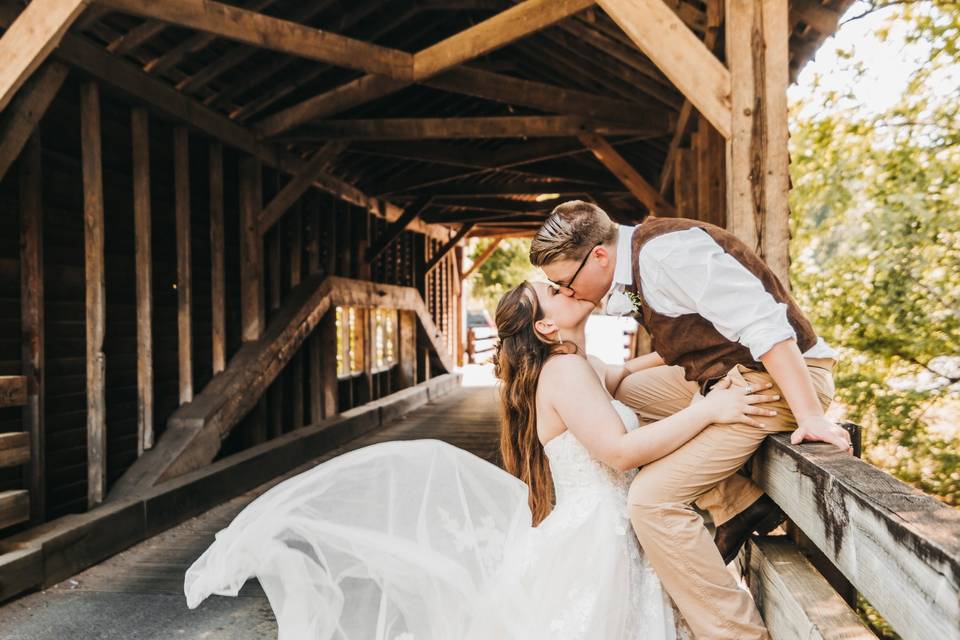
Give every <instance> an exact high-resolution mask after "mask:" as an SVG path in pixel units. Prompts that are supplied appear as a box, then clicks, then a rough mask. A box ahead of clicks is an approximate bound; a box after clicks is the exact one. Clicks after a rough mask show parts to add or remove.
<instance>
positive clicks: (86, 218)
mask: <svg viewBox="0 0 960 640" xmlns="http://www.w3.org/2000/svg"><path fill="white" fill-rule="evenodd" d="M80 136H81V151H82V167H81V168H82V173H83V241H84V280H85V287H84V292H85V310H86V372H87V504H88V506H89V507H91V508H92V507H94V506H96V505H98V504H99V503H100V502H102V501H103V498H104V495H105V492H106V488H107V487H106V484H107V473H106V471H107V424H106V396H105V394H106V389H105V386H106V356H105V355H104V353H103V335H104V330H105V327H106V281H105V276H104V264H103V252H104V248H103V233H104V229H103V162H102V149H101V145H102V143H101V133H100V90H99V86H98V85H97V84H96V83H95V82H85V83H84V84H83V85H82V86H81V90H80Z"/></svg>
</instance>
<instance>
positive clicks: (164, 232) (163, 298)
mask: <svg viewBox="0 0 960 640" xmlns="http://www.w3.org/2000/svg"><path fill="white" fill-rule="evenodd" d="M81 84H82V79H80V78H75V77H69V78H68V79H67V81H66V82H65V83H64V86H63V87H62V89H61V91H60V92H59V94H58V95H57V97H56V98H55V99H54V101H53V104H52V105H51V107H50V109H49V111H48V112H47V114H46V115H45V117H44V119H43V121H42V122H41V127H40V132H41V147H42V151H41V167H42V170H41V172H40V174H41V178H40V179H41V180H42V206H43V219H42V230H43V242H42V244H43V246H42V252H41V254H42V256H43V261H42V272H43V278H44V289H45V290H44V298H45V304H44V308H43V314H42V317H43V319H44V320H43V323H44V332H45V343H44V351H45V354H44V355H45V390H44V391H45V414H44V431H45V432H44V436H45V438H44V440H45V442H44V445H43V451H42V453H43V458H44V465H45V473H44V476H43V482H44V483H45V485H46V491H45V498H46V500H45V502H46V505H45V507H46V508H45V516H46V519H52V518H56V517H59V516H62V515H66V514H68V513H75V512H82V511H85V510H86V509H87V506H88V479H87V471H88V469H87V459H88V458H87V410H86V408H87V390H86V361H87V358H86V337H85V335H86V322H85V294H84V291H85V288H84V222H83V202H84V200H83V195H84V193H83V183H82V172H81V136H80V131H81V127H80V121H81V118H80V108H79V105H80V102H81V101H80V94H81ZM99 103H100V104H99V116H100V125H101V126H100V129H101V132H100V135H101V152H102V176H103V210H104V214H103V215H104V239H103V255H104V257H103V272H104V280H105V283H104V290H105V302H106V304H105V331H104V340H103V348H102V351H103V354H104V371H105V381H106V386H105V393H104V404H105V412H104V413H105V415H104V422H105V425H106V451H105V454H106V455H105V481H106V486H107V488H108V489H109V487H110V486H111V485H112V483H113V482H115V481H116V479H117V478H118V477H120V475H121V474H122V473H123V472H124V471H126V469H127V468H128V467H129V466H130V464H132V463H133V461H134V460H136V459H137V456H138V454H139V452H140V451H141V450H142V448H143V447H144V446H145V445H146V446H147V447H149V446H150V440H149V438H148V437H146V435H145V433H144V431H143V429H144V425H143V421H142V420H140V412H141V411H143V410H147V411H149V415H150V418H152V432H153V440H156V439H157V438H160V437H161V436H162V434H163V432H164V429H165V425H166V420H167V417H168V416H169V415H170V414H171V413H172V412H173V411H174V409H176V407H177V406H178V404H179V402H180V400H181V398H182V397H184V396H182V391H183V389H185V388H187V387H188V386H189V387H190V388H192V391H193V393H194V394H196V393H197V392H198V391H199V390H201V389H203V387H204V386H205V385H206V384H207V382H208V381H209V380H210V379H211V378H212V376H213V373H214V371H213V370H214V353H215V349H214V341H213V323H214V320H213V300H214V295H216V296H217V298H219V297H220V296H222V298H223V301H224V302H223V322H222V324H223V329H222V332H223V350H224V351H225V358H226V359H229V358H230V356H231V354H233V353H235V352H236V350H237V349H238V348H239V346H240V344H241V313H240V284H241V283H240V275H239V272H240V246H239V242H240V225H239V215H238V212H239V206H240V203H239V197H240V195H239V170H240V169H239V166H240V161H241V159H242V158H243V157H245V156H244V155H242V154H240V153H238V152H237V151H236V150H234V149H232V148H230V147H229V146H227V145H222V146H220V145H213V144H212V143H211V141H210V140H209V139H207V138H206V137H204V136H202V135H199V134H197V133H196V132H195V131H192V130H185V131H183V133H181V134H180V136H181V143H180V144H181V146H180V150H179V153H180V156H181V157H182V158H186V164H187V165H188V170H187V171H184V172H183V173H182V175H181V179H182V180H183V181H184V182H186V183H188V184H186V185H184V186H185V189H184V191H183V192H182V193H181V200H180V210H181V217H182V219H184V220H189V226H190V227H189V230H188V233H186V234H184V235H182V236H181V237H180V239H179V240H180V246H181V261H180V274H181V277H182V276H183V275H184V274H187V273H188V274H189V279H190V281H189V292H188V293H189V296H188V298H186V299H188V300H189V314H186V315H185V314H183V313H182V312H181V313H178V309H180V308H181V306H180V305H181V304H182V301H181V298H183V297H184V296H183V291H182V289H180V288H179V287H178V284H179V282H178V252H177V246H178V238H177V225H176V223H175V222H176V211H177V198H176V195H177V191H176V186H177V185H176V180H175V172H174V158H175V156H176V151H177V150H176V149H175V139H176V133H175V132H176V125H177V123H173V122H170V121H168V120H165V119H163V118H161V117H158V116H157V115H156V114H153V113H151V112H150V111H149V110H147V111H146V112H145V113H143V114H142V115H139V116H137V117H138V118H145V120H146V126H145V127H142V126H141V129H143V128H145V129H146V131H145V132H144V131H142V130H139V136H140V139H145V140H146V141H147V146H148V147H149V148H148V149H147V150H146V155H145V156H144V155H143V154H142V153H141V156H140V157H141V161H140V162H139V163H138V166H142V159H143V158H144V157H146V159H147V161H148V162H147V165H148V166H147V168H146V172H147V174H148V177H147V180H146V181H144V180H143V178H142V177H141V183H140V184H141V191H140V200H139V201H140V202H141V203H144V202H146V203H147V204H148V205H149V214H148V215H145V216H144V218H145V219H148V220H147V227H146V228H147V229H148V230H149V235H150V237H149V239H148V243H147V246H148V247H149V250H150V265H151V269H152V273H150V274H149V275H150V277H149V284H150V285H151V286H152V307H153V308H152V310H151V313H150V314H149V326H148V327H147V328H146V329H144V328H143V325H142V324H141V325H140V327H141V328H140V329H139V330H140V331H144V330H148V331H149V333H150V335H151V337H152V349H151V350H150V354H149V360H150V361H152V366H151V367H150V371H151V372H152V375H153V380H152V389H153V399H152V407H147V408H146V409H144V408H142V407H140V406H138V401H139V399H140V398H139V397H140V394H139V393H138V340H137V336H138V317H137V277H136V274H137V268H136V246H135V241H136V224H135V223H136V216H135V208H134V202H135V200H134V186H133V179H134V176H133V167H134V162H133V145H132V142H131V141H132V136H133V119H134V116H133V111H134V109H135V108H137V107H136V106H134V105H132V104H131V103H130V102H129V101H128V100H126V99H125V98H123V97H122V96H120V95H118V94H115V93H113V92H112V91H111V90H110V89H108V88H106V87H99ZM211 149H213V151H211ZM141 151H143V150H142V149H141ZM212 155H213V156H216V157H219V158H221V161H220V162H219V163H216V166H217V169H216V170H215V171H211V162H210V159H211V156H212ZM18 162H19V161H18ZM14 169H16V167H15V168H14ZM263 171H264V173H263V185H264V194H263V196H264V201H265V202H268V201H269V198H271V197H272V196H273V194H274V193H276V190H277V189H279V188H281V187H282V185H283V184H284V183H285V182H286V180H288V179H289V178H287V177H286V176H283V177H278V176H275V175H274V174H273V172H272V170H269V169H264V170H263ZM19 173H20V172H19V171H17V170H11V171H9V172H8V173H7V174H6V175H5V176H4V178H3V179H2V180H0V212H2V215H0V375H18V374H22V373H23V345H22V341H21V324H22V321H21V295H20V247H19V242H18V240H19V234H20V224H19V211H20V196H19V184H18V183H19ZM211 175H213V176H214V177H213V180H214V182H215V183H218V184H221V183H222V186H221V187H220V188H215V189H214V196H218V197H219V199H221V200H222V203H221V208H222V212H220V211H217V215H215V216H211V206H212V200H211V198H212V195H211ZM143 185H146V191H144V190H143ZM221 189H222V190H221ZM213 206H214V208H215V209H216V205H215V204H214V205H213ZM295 210H296V213H293V214H291V213H289V212H288V214H287V215H286V216H285V217H284V218H283V219H282V220H281V222H280V223H279V224H277V225H275V227H274V228H273V229H271V230H270V231H269V232H268V233H267V235H266V237H265V238H264V254H263V255H264V262H265V263H266V267H265V272H264V278H265V279H264V283H265V289H266V291H265V292H264V297H265V302H267V303H269V302H270V300H271V298H272V297H274V296H277V297H279V299H281V300H282V299H283V297H284V296H285V295H286V294H287V292H289V291H290V289H291V288H292V287H293V286H295V284H296V283H297V282H298V281H299V280H301V279H302V278H304V277H305V276H306V275H308V274H311V273H315V272H323V273H330V274H336V275H343V276H350V277H357V276H358V275H359V274H360V273H361V272H363V271H364V265H363V263H362V255H361V254H360V253H359V252H358V249H357V248H358V247H360V246H362V244H363V243H366V245H367V246H369V243H370V242H372V240H373V239H374V238H376V237H377V236H378V234H380V233H382V232H383V231H384V230H385V228H386V226H387V223H386V222H385V221H384V220H382V219H380V218H377V217H374V216H372V215H371V214H370V213H368V212H367V211H365V210H363V209H361V208H359V207H356V206H353V205H350V204H347V203H344V202H343V201H339V200H336V199H335V198H334V197H333V196H331V195H329V194H327V193H322V192H319V191H316V190H313V189H311V190H308V192H307V194H306V195H305V196H304V197H303V198H301V201H300V202H299V203H298V204H297V205H295ZM221 215H222V228H220V226H219V222H220V218H221ZM211 220H213V222H214V223H215V225H214V229H213V233H211ZM141 226H143V225H141ZM221 237H222V245H223V246H222V255H216V258H217V260H222V263H223V271H222V272H223V282H222V290H221V289H220V288H217V287H214V286H213V282H212V277H211V274H212V272H213V266H214V264H216V263H215V261H214V257H215V254H214V252H212V251H211V246H212V245H211V243H212V240H211V238H214V239H215V241H219V240H218V239H219V238H221ZM424 242H425V237H424V236H423V235H422V234H420V233H416V232H409V231H408V232H404V233H403V234H401V236H400V237H399V238H398V239H397V240H396V241H394V242H393V243H392V244H391V245H390V246H389V247H388V248H387V249H386V250H385V251H384V252H383V253H382V254H381V255H380V256H379V257H378V258H377V259H376V260H375V261H374V262H373V264H371V265H369V267H368V275H369V278H370V279H372V280H374V281H377V282H384V283H391V284H400V285H407V286H415V285H417V284H418V283H419V282H421V281H422V276H420V275H418V272H417V268H418V267H417V263H416V261H417V260H421V261H422V260H423V259H424V257H425V253H424V247H423V245H424ZM432 242H433V244H434V246H438V245H439V243H438V242H437V241H432ZM271 243H273V244H274V246H275V247H276V248H278V249H279V251H278V252H277V253H276V254H275V255H278V258H275V259H274V263H273V264H272V265H271V264H269V263H270V260H269V259H268V255H269V248H270V246H271ZM187 247H188V248H189V250H188V251H187V250H185V249H186V248H187ZM421 264H422V263H421ZM441 268H442V269H444V271H441ZM271 269H273V270H274V271H275V272H276V273H273V272H272V271H271ZM454 273H455V271H454V269H453V265H452V259H451V260H450V264H449V265H445V266H443V267H440V268H438V269H437V270H436V272H435V273H434V274H431V276H430V284H431V289H430V291H429V293H427V297H426V300H427V303H428V305H430V309H431V312H432V313H433V315H434V317H435V318H437V321H438V324H441V326H443V327H444V328H445V330H447V328H448V327H452V326H454V324H453V323H452V321H451V317H452V315H453V313H454V310H453V304H452V298H453V295H452V293H443V292H442V291H441V290H440V283H441V279H440V278H446V280H445V281H446V283H447V284H448V286H449V287H450V288H451V290H452V287H453V284H454V276H453V274H454ZM441 274H445V275H441ZM365 275H366V274H365ZM218 284H219V283H218ZM142 287H143V283H141V288H142ZM214 289H217V291H216V293H215V292H214ZM443 301H445V304H446V305H447V307H446V308H445V307H443V306H442V305H443V304H444V302H443ZM266 308H267V315H268V317H269V313H270V305H269V304H267V305H266ZM144 320H145V318H141V323H142V322H143V321H144ZM441 320H442V321H441ZM398 324H399V323H398ZM178 325H179V326H178ZM187 330H189V339H186V340H185V339H184V336H185V335H186V334H185V333H184V332H185V331H187ZM398 331H399V327H398ZM410 333H411V332H410V331H407V332H406V333H405V334H404V335H409V334H410ZM413 333H414V335H415V334H416V332H413ZM331 337H333V338H334V339H335V334H329V335H328V336H327V337H326V338H322V337H321V336H314V337H312V338H311V340H309V341H308V343H307V347H306V348H304V350H303V353H302V354H300V356H298V357H297V358H294V359H293V360H292V361H291V364H290V365H289V367H288V370H287V371H285V372H284V373H283V375H282V376H280V378H278V380H277V383H276V387H277V388H276V389H271V390H270V391H269V392H268V393H267V394H266V397H267V401H266V402H265V403H264V412H265V413H264V415H265V416H271V415H272V416H275V417H276V422H277V424H276V425H274V426H273V427H272V429H270V430H269V431H270V433H272V434H273V435H276V434H279V433H284V432H286V431H289V430H291V429H294V428H297V427H299V426H302V425H304V424H309V423H310V422H311V421H315V420H317V419H320V418H322V417H325V416H326V415H329V414H330V413H332V412H334V411H335V410H336V409H337V408H339V409H341V410H342V409H345V408H349V407H352V406H355V405H356V404H358V403H360V402H361V401H366V400H369V399H375V398H379V397H382V396H383V395H386V394H388V393H390V392H391V391H395V390H397V389H399V388H400V387H401V385H402V384H406V383H408V382H416V380H413V381H408V380H406V379H405V378H404V376H403V375H402V374H400V373H399V367H394V368H393V369H392V370H390V371H387V372H382V373H378V374H375V375H373V376H370V377H369V379H368V380H357V379H352V380H348V381H341V382H340V383H339V385H337V387H339V388H336V387H335V388H332V389H331V388H330V387H328V386H324V385H323V384H321V382H322V381H321V380H320V379H319V378H321V377H322V376H324V375H326V376H329V372H330V371H331V364H332V365H333V366H335V363H331V361H330V359H329V357H328V354H329V353H330V350H329V349H328V348H325V347H324V345H326V346H327V347H329V345H330V340H331ZM454 339H455V338H451V340H454ZM324 340H326V342H324ZM182 344H184V345H186V347H187V348H189V354H185V355H186V356H188V361H185V360H184V357H183V356H181V355H180V350H181V345H182ZM451 344H452V343H451ZM453 352H454V353H456V350H455V349H453ZM139 357H140V359H143V358H144V357H145V356H144V355H143V354H141V355H140V356H139ZM421 357H422V356H421ZM186 362H189V367H187V366H185V364H186ZM181 371H183V372H189V375H190V378H189V380H181ZM408 373H411V374H412V375H413V376H415V377H416V378H419V379H421V380H422V379H423V378H424V375H425V370H424V367H423V366H422V365H421V366H417V367H410V368H409V370H408ZM316 390H320V392H321V394H320V395H321V396H322V397H319V399H316V400H315V399H314V398H316V397H317V393H316V392H315V391H316ZM338 404H339V407H338ZM271 405H272V406H271ZM253 414H254V415H255V414H258V412H257V411H254V412H253ZM249 420H250V418H248V421H249ZM244 426H245V425H241V428H238V429H236V430H235V434H234V435H232V436H231V439H230V440H229V441H228V442H227V443H225V447H224V449H223V453H224V454H226V453H230V452H231V451H236V450H238V449H241V448H244V447H246V446H248V445H249V444H250V442H251V434H250V432H249V429H245V428H244ZM27 428H28V427H27V425H25V424H24V411H23V409H22V408H20V407H6V408H0V433H8V432H19V431H24V430H26V429H27ZM145 438H146V440H145ZM24 487H25V476H24V469H22V468H18V467H11V468H0V491H3V490H13V489H21V488H24ZM15 530H16V528H10V529H7V530H4V531H2V532H0V536H3V535H6V534H7V533H12V532H14V531H15Z"/></svg>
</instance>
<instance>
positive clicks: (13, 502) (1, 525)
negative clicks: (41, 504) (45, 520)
mask: <svg viewBox="0 0 960 640" xmlns="http://www.w3.org/2000/svg"><path fill="white" fill-rule="evenodd" d="M29 519H30V492H29V491H27V490H26V489H18V490H15V491H0V529H6V528H7V527H12V526H13V525H15V524H20V523H21V522H26V521H27V520H29Z"/></svg>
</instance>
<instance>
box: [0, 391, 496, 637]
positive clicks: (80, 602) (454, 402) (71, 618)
mask: <svg viewBox="0 0 960 640" xmlns="http://www.w3.org/2000/svg"><path fill="white" fill-rule="evenodd" d="M418 438H437V439H440V440H445V441H447V442H450V443H451V444H454V445H456V446H460V447H463V448H465V449H467V450H468V451H471V452H473V453H475V454H477V455H479V456H481V457H483V458H485V459H487V460H490V461H493V462H495V461H496V458H497V406H496V392H495V390H494V389H493V388H492V387H464V388H460V389H458V390H456V391H453V392H452V393H450V394H448V395H446V396H443V397H442V398H440V399H439V400H438V401H435V402H431V403H429V404H427V405H425V406H423V407H421V408H420V409H418V410H416V411H414V412H412V413H410V414H408V415H407V416H405V417H404V418H401V419H398V420H395V421H394V422H392V423H390V424H389V425H388V426H386V427H383V428H382V429H379V430H377V431H376V432H374V433H370V434H367V435H364V436H361V437H360V438H357V439H355V440H352V441H350V442H349V443H347V444H346V445H344V446H342V447H340V448H338V449H335V450H333V451H331V452H329V453H328V454H325V455H323V456H321V457H319V458H317V459H315V460H314V461H311V462H310V463H308V464H306V465H303V466H301V467H298V468H297V469H294V470H292V471H290V472H289V473H287V474H285V475H284V476H281V477H279V478H277V479H275V480H273V481H272V482H269V483H266V484H263V485H261V486H259V487H257V488H256V489H255V490H253V491H249V492H247V493H245V494H243V495H241V496H239V497H237V498H234V499H233V500H230V501H228V502H225V503H224V504H221V505H219V506H217V507H215V508H213V509H211V510H209V511H207V512H206V513H204V514H203V515H201V516H198V517H196V518H193V519H191V520H188V521H186V522H184V523H183V524H181V525H178V526H176V527H174V528H172V529H169V530H167V531H165V532H164V533H161V534H160V535H157V536H154V537H152V538H149V539H147V540H145V541H144V542H142V543H140V544H137V545H135V546H133V547H131V548H130V549H128V550H127V551H124V552H123V553H120V554H118V555H116V556H114V557H112V558H110V559H109V560H106V561H104V562H102V563H100V564H98V565H95V566H93V567H91V568H89V569H87V570H86V571H84V572H82V573H80V574H78V575H76V576H74V577H73V578H71V579H68V580H65V581H63V582H61V583H59V584H56V585H54V586H53V587H51V588H49V589H46V590H44V591H40V592H37V593H33V594H29V595H26V596H24V597H21V598H19V599H17V600H14V601H12V602H9V603H8V604H6V605H4V606H2V607H0V628H2V629H3V630H4V632H3V637H4V638H9V639H10V640H27V639H29V640H46V639H48V638H49V639H51V640H53V639H54V638H57V639H59V638H63V637H67V635H68V634H69V635H70V636H72V637H96V638H101V639H106V640H112V639H114V638H117V639H120V638H123V639H124V640H126V639H127V638H138V639H156V640H161V639H163V640H166V639H168V638H172V637H176V638H186V639H189V638H204V639H215V640H217V639H221V638H223V639H226V638H230V639H240V640H246V639H248V638H249V639H251V640H253V639H254V638H256V639H257V640H259V639H261V638H269V637H274V636H275V634H276V626H275V623H274V620H273V615H272V612H271V611H270V607H269V604H268V603H267V601H266V598H265V597H264V595H263V592H262V590H261V589H260V587H259V585H258V584H256V583H255V582H250V583H247V585H246V586H245V587H244V588H243V589H242V590H241V592H240V597H237V598H221V597H213V598H210V599H208V600H207V601H206V602H204V603H203V605H201V606H200V607H199V608H198V609H196V610H194V611H191V610H189V609H187V606H186V601H185V599H184V597H183V575H184V572H185V571H186V569H187V567H189V566H190V564H191V563H192V562H193V561H194V559H196V558H197V557H198V556H199V555H200V553H202V552H203V550H204V549H205V548H206V547H207V546H208V545H209V544H210V543H211V542H212V541H213V536H214V534H215V533H216V532H217V531H219V530H220V529H222V528H223V527H225V526H226V525H227V524H229V523H230V521H231V520H232V519H233V518H234V516H236V514H237V513H239V512H240V510H241V509H243V508H244V507H245V506H246V505H247V504H249V503H250V502H251V501H252V500H253V499H255V498H256V497H257V496H259V495H260V494H262V493H263V492H265V491H266V490H268V489H269V488H270V487H272V486H274V485H275V484H277V483H278V482H280V481H282V480H284V479H286V478H288V477H291V476H293V475H296V474H297V473H301V472H303V471H305V470H307V469H309V468H311V467H313V466H314V465H316V464H318V463H320V462H323V461H325V460H328V459H330V458H332V457H334V456H336V455H339V454H341V453H345V452H347V451H350V450H353V449H358V448H360V447H364V446H368V445H371V444H375V443H378V442H384V441H388V440H412V439H418ZM88 633H89V635H88Z"/></svg>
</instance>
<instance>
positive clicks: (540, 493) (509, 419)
mask: <svg viewBox="0 0 960 640" xmlns="http://www.w3.org/2000/svg"><path fill="white" fill-rule="evenodd" d="M542 318H543V311H542V310H541V309H540V304H539V302H538V300H537V293H536V291H535V290H534V288H533V287H532V286H531V285H530V283H528V282H524V283H523V284H521V285H519V286H517V287H515V288H513V289H511V290H510V291H508V292H507V293H506V294H505V295H504V296H503V297H502V298H501V299H500V302H499V304H497V311H496V320H495V321H496V324H497V337H498V338H499V339H498V341H497V346H496V353H495V355H494V358H493V363H494V373H495V374H496V376H497V378H499V379H500V380H501V383H502V384H501V385H500V456H501V458H502V460H503V466H504V468H505V469H506V470H507V471H509V472H510V473H512V474H513V475H515V476H516V477H518V478H520V479H521V480H523V481H524V482H525V483H526V484H527V486H528V487H530V497H529V500H530V511H531V512H532V514H533V524H534V526H536V525H537V524H539V523H540V522H541V521H542V520H543V519H544V518H545V517H547V515H548V514H549V513H550V511H551V510H552V509H553V501H554V493H553V480H552V479H551V477H550V463H549V461H548V460H547V456H546V454H545V453H544V451H543V445H542V444H540V440H539V438H538V437H537V404H536V395H537V381H538V380H539V378H540V370H541V369H542V368H543V364H544V363H545V362H546V361H547V358H549V357H550V356H551V355H553V354H554V353H561V352H566V351H567V349H566V348H565V346H558V344H557V343H555V342H553V341H550V340H547V339H546V338H544V337H543V336H542V335H540V334H539V333H537V332H536V331H535V330H534V328H533V323H534V322H536V321H537V320H541V319H542ZM574 348H575V346H574Z"/></svg>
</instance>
